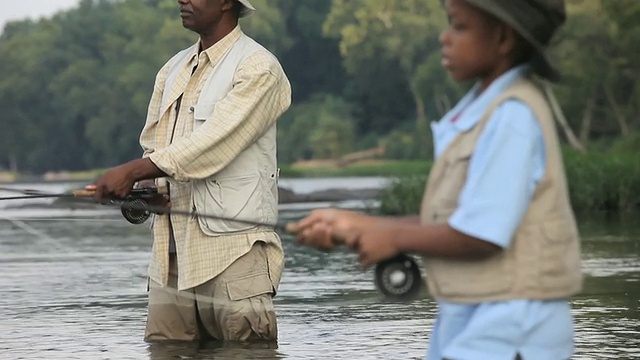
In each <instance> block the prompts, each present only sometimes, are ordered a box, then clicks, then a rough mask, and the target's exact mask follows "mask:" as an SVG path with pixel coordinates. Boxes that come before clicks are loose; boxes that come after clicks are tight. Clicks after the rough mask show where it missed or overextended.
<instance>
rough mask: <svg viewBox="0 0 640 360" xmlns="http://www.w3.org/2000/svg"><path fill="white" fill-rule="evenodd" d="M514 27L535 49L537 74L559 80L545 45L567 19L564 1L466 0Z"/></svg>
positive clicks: (534, 61) (534, 63)
mask: <svg viewBox="0 0 640 360" xmlns="http://www.w3.org/2000/svg"><path fill="white" fill-rule="evenodd" d="M465 1H467V2H468V3H469V4H471V5H473V6H475V7H477V8H479V9H481V10H483V11H485V12H487V13H489V14H491V15H493V16H495V17H497V18H498V19H500V20H502V21H504V22H505V23H507V24H508V25H510V26H512V27H513V28H514V30H516V31H517V32H518V33H519V34H520V35H521V36H522V37H523V38H524V39H525V40H527V41H528V42H529V43H530V44H531V45H532V46H533V47H534V49H535V50H536V52H537V54H538V56H536V58H535V59H534V60H533V65H534V70H536V72H537V73H538V75H540V76H542V77H545V78H547V79H549V80H558V79H559V77H560V74H559V73H558V71H557V70H556V69H555V67H554V66H553V63H552V62H551V60H550V59H549V57H548V55H547V52H546V48H547V46H548V45H549V42H550V41H551V38H552V37H553V35H554V34H555V32H556V30H558V28H559V27H560V26H562V24H564V22H565V20H566V19H567V14H566V10H565V4H564V0H465Z"/></svg>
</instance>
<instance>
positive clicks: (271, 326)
mask: <svg viewBox="0 0 640 360" xmlns="http://www.w3.org/2000/svg"><path fill="white" fill-rule="evenodd" d="M169 265H170V266H169V284H168V286H167V287H162V286H161V285H160V284H158V283H156V282H155V281H153V280H150V281H149V305H148V314H147V326H146V329H145V337H144V339H145V341H149V342H157V341H165V340H182V341H196V340H232V341H247V340H268V341H273V340H276V339H277V337H278V329H277V324H276V315H275V311H274V308H273V302H272V296H273V292H274V291H273V284H272V283H271V280H270V278H269V275H268V274H269V272H268V265H267V257H266V254H265V251H264V243H262V242H256V243H255V244H254V246H253V248H252V249H251V250H250V251H249V252H248V253H247V254H245V255H243V256H242V257H240V258H239V259H238V260H236V261H235V262H234V263H233V264H231V266H229V267H228V268H227V269H226V270H225V271H223V272H222V273H221V274H220V275H218V276H216V277H215V278H214V279H212V280H209V281H207V282H206V283H204V284H202V285H199V286H197V287H195V288H192V289H188V290H184V291H178V290H177V280H178V265H177V263H176V258H175V255H171V256H170V264H169Z"/></svg>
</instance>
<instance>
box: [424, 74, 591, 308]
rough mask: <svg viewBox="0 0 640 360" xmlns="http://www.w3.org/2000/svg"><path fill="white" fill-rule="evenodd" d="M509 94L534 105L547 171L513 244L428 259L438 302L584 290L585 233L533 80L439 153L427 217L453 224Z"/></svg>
mask: <svg viewBox="0 0 640 360" xmlns="http://www.w3.org/2000/svg"><path fill="white" fill-rule="evenodd" d="M507 99H518V100H520V101H522V102H524V103H525V104H527V105H528V106H529V107H530V108H531V109H532V110H533V113H534V114H535V115H536V117H537V118H538V120H539V122H540V126H541V128H542V133H543V136H544V143H545V149H546V167H545V172H544V177H543V178H542V179H541V180H540V183H539V184H538V186H537V188H536V190H535V192H534V194H533V198H532V200H531V203H530V206H529V208H528V210H527V212H526V214H525V216H524V218H523V219H522V222H521V223H520V226H519V227H518V229H517V231H516V234H515V236H514V238H513V239H512V244H511V246H510V247H509V248H506V249H504V250H503V251H501V252H500V253H498V254H497V255H494V256H492V257H490V258H487V259H483V260H451V259H443V258H432V257H423V263H424V266H425V269H426V273H427V284H428V286H429V291H430V293H431V294H432V295H433V296H434V297H435V298H437V299H438V300H443V301H449V302H459V303H479V302H487V301H504V300H512V299H557V298H566V297H568V296H570V295H572V294H575V293H577V292H579V291H580V290H581V288H582V273H581V270H580V242H579V235H578V230H577V227H576V222H575V218H574V214H573V211H572V209H571V205H570V201H569V195H568V189H567V183H566V179H565V173H564V165H563V162H562V157H561V154H560V147H559V144H558V138H557V134H556V128H555V125H554V122H553V115H552V113H551V110H550V108H549V105H548V103H547V101H546V100H545V97H544V95H543V94H542V92H541V91H540V90H539V89H538V88H537V86H536V85H535V84H534V83H533V82H532V81H531V80H528V79H521V80H518V81H517V82H516V83H514V84H513V85H512V86H510V87H509V88H508V89H507V90H506V91H505V92H504V93H502V94H501V95H500V96H499V97H498V98H497V99H496V100H495V101H494V102H493V103H492V104H491V105H490V106H489V107H488V109H487V111H486V113H485V114H484V116H483V117H482V119H481V120H480V121H479V122H478V123H477V124H476V125H475V126H474V127H472V128H471V129H469V130H468V131H466V132H464V133H461V134H459V135H458V136H457V137H456V138H455V139H454V140H453V141H452V143H451V144H450V145H449V146H448V147H447V149H446V150H445V151H444V153H443V154H442V155H441V156H440V157H439V158H438V160H437V161H436V162H435V164H434V166H433V169H432V170H431V173H430V175H429V180H428V182H427V186H426V191H425V195H424V198H423V200H422V208H421V212H420V220H421V223H422V224H423V225H430V224H440V223H446V222H447V220H448V218H449V217H450V216H451V214H453V212H454V210H455V209H456V207H457V206H458V198H459V196H460V193H461V191H462V187H463V185H464V183H465V181H466V177H467V169H468V167H469V160H470V159H471V157H472V156H473V151H474V149H475V147H476V142H477V140H478V138H479V136H480V134H481V133H482V130H483V129H484V127H485V125H486V124H487V122H488V120H489V118H490V117H491V114H492V113H493V112H494V110H495V109H496V108H497V107H498V106H499V105H500V104H501V103H503V102H504V101H506V100H507ZM512 121H518V119H512ZM486 226H491V224H486Z"/></svg>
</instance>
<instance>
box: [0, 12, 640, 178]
mask: <svg viewBox="0 0 640 360" xmlns="http://www.w3.org/2000/svg"><path fill="white" fill-rule="evenodd" d="M253 1H254V5H255V6H256V7H257V8H258V9H259V11H258V12H257V13H256V14H255V15H254V16H251V17H249V18H247V19H243V20H242V22H241V24H242V27H243V30H244V31H245V32H246V33H247V34H249V35H250V36H252V37H254V38H255V39H257V40H258V41H259V42H261V43H262V44H263V45H265V46H266V47H267V48H269V49H270V50H272V51H273V52H274V53H275V54H276V56H278V58H279V59H280V60H281V62H282V64H283V66H284V68H285V71H286V72H287V74H288V76H289V77H290V80H291V82H292V85H293V90H294V103H293V105H292V108H291V109H290V111H288V112H287V113H286V114H285V116H284V117H283V119H282V120H281V121H280V122H279V128H278V129H279V133H278V137H279V141H280V142H279V153H280V155H279V156H280V160H281V161H282V162H283V163H293V162H295V161H298V160H304V159H337V158H340V157H341V156H344V155H345V154H348V153H350V152H354V151H359V150H364V149H370V148H376V147H380V146H382V147H384V148H385V149H386V153H385V156H386V157H388V158H393V159H430V157H431V156H432V153H431V147H432V146H431V135H430V130H429V123H430V122H431V121H434V120H437V119H438V118H439V117H440V116H442V115H443V114H444V112H446V111H447V110H448V109H449V108H450V107H451V106H452V105H453V104H455V102H456V101H457V100H458V98H459V97H460V96H461V94H463V93H464V91H465V90H466V88H467V87H468V86H469V84H461V85H457V84H454V83H453V82H452V81H451V80H450V79H449V77H448V75H447V74H446V72H445V71H443V69H442V68H441V67H440V54H439V42H438V35H439V33H440V31H441V29H443V27H444V26H446V18H445V16H444V12H443V11H442V9H441V5H440V0H409V1H407V0H402V1H401V0H333V1H329V0H323V1H319V0H253ZM176 9H177V6H176V3H175V1H174V0H147V1H140V0H121V1H109V0H83V1H82V2H81V3H80V6H79V7H78V8H75V9H72V10H70V11H65V12H61V13H58V14H57V15H55V16H54V17H53V18H50V19H44V20H39V21H31V20H26V21H18V22H12V23H9V24H7V26H6V27H5V29H4V31H3V32H2V34H1V35H0V128H1V130H2V131H0V169H1V168H17V170H19V171H22V172H30V173H34V174H37V173H42V172H45V171H51V170H53V171H56V170H83V169H91V168H101V167H107V166H111V165H115V164H118V163H121V162H123V161H127V160H130V159H133V158H136V157H138V156H140V149H139V146H138V135H139V132H140V130H141V128H142V126H143V124H144V119H145V114H146V109H147V103H148V100H149V97H150V95H151V89H152V86H153V81H154V78H155V74H156V72H157V71H158V69H159V68H160V67H161V66H162V64H163V63H164V62H165V61H166V60H167V59H169V57H171V56H172V55H173V54H174V53H176V52H177V51H178V50H180V49H182V48H185V47H187V46H189V45H191V44H192V43H194V42H195V41H196V40H197V36H196V35H195V34H193V33H191V32H190V31H188V30H185V29H183V28H182V26H181V23H180V19H179V16H178V13H177V10H176ZM568 10H569V21H568V23H567V24H566V26H565V27H564V28H563V29H562V31H561V32H560V33H559V34H558V36H557V37H556V42H557V44H556V45H555V46H554V47H553V54H554V56H555V58H556V59H557V60H558V64H559V66H560V68H561V70H562V72H563V74H564V75H565V76H564V80H563V82H562V83H561V84H558V85H554V90H555V91H556V94H557V95H558V99H559V102H560V104H561V105H562V107H563V109H564V114H565V117H566V118H567V120H568V123H569V126H570V127H571V128H572V130H573V131H574V132H575V133H576V134H577V135H578V138H579V140H580V141H581V143H582V144H583V145H585V146H587V148H589V149H594V148H597V149H601V150H602V149H609V148H611V147H612V144H619V143H622V144H627V145H615V146H614V147H617V148H625V149H626V148H629V147H631V148H632V149H633V148H634V145H633V144H635V142H633V141H630V140H628V139H632V138H637V134H636V133H637V131H638V128H639V127H640V119H639V116H638V114H640V88H639V85H640V63H639V62H638V61H637V58H638V50H637V48H636V46H637V44H638V43H640V26H638V24H640V2H639V1H637V0H616V1H608V0H568ZM628 144H632V145H628ZM636 146H637V147H640V145H636ZM636 150H638V149H637V148H636Z"/></svg>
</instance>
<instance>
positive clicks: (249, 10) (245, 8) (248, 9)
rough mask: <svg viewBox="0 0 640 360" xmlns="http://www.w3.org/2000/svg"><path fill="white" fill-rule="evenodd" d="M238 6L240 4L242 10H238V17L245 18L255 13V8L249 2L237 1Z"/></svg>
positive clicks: (245, 0)
mask: <svg viewBox="0 0 640 360" xmlns="http://www.w3.org/2000/svg"><path fill="white" fill-rule="evenodd" d="M238 2H239V3H240V4H242V10H240V17H245V16H249V15H251V14H253V12H254V11H256V8H254V7H253V5H251V3H250V2H249V0H238Z"/></svg>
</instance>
